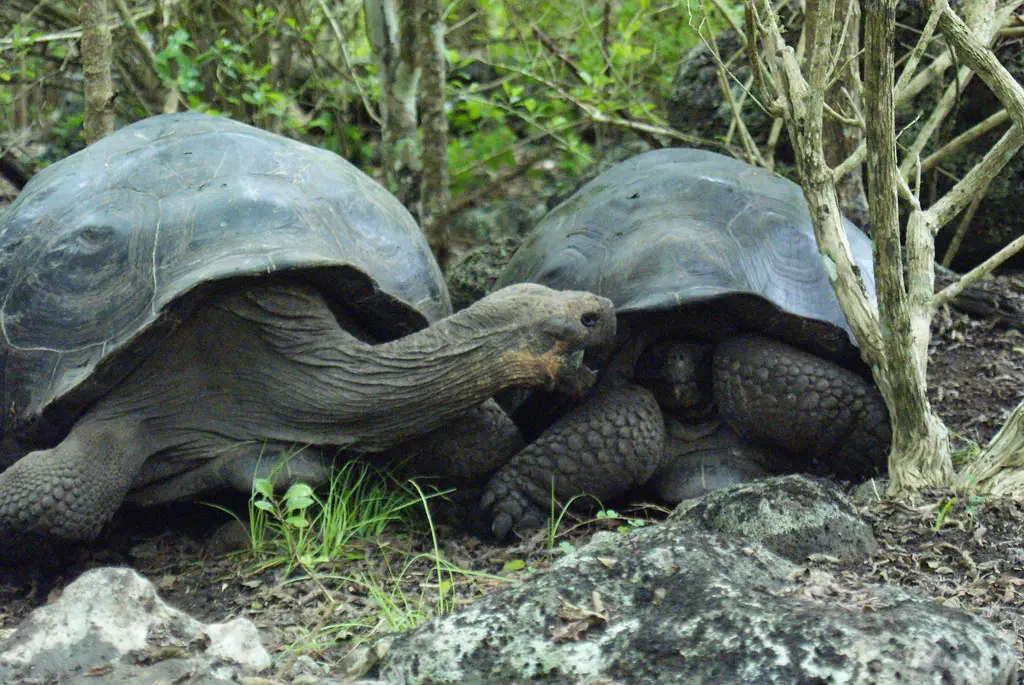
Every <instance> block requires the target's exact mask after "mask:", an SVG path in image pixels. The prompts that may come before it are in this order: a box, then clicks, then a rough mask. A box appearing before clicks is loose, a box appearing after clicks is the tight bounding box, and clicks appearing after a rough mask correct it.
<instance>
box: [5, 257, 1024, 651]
mask: <svg viewBox="0 0 1024 685" xmlns="http://www.w3.org/2000/svg"><path fill="white" fill-rule="evenodd" d="M992 287H996V288H998V289H999V290H1001V291H1002V294H1003V295H1005V296H1006V297H1008V298H1010V299H1011V300H1015V301H1017V302H1019V303H1020V304H1021V311H1024V279H1022V278H1020V277H1003V278H999V279H997V281H996V282H995V284H994V286H992ZM930 377H931V385H932V400H933V402H934V404H935V406H936V408H937V410H938V412H939V413H940V414H941V415H942V417H943V418H944V419H945V420H946V421H947V422H948V425H949V426H950V427H952V428H953V429H954V430H955V431H956V432H957V434H958V435H959V436H960V438H961V439H963V440H972V441H975V442H981V443H984V442H985V441H987V440H988V439H989V438H991V437H992V436H993V435H994V434H995V432H996V431H997V430H998V429H999V427H1000V426H1001V424H1002V422H1003V421H1004V419H1005V418H1006V416H1007V414H1008V413H1009V412H1010V411H1011V410H1012V409H1013V407H1015V406H1016V405H1017V403H1018V402H1020V401H1021V398H1022V395H1024V336H1022V334H1021V333H1020V332H1018V331H1017V330H1014V329H1006V328H1001V327H1000V326H999V325H997V324H996V323H994V322H993V321H986V320H976V319H971V318H968V317H967V316H966V315H963V314H960V313H957V312H944V313H942V315H941V316H940V317H939V318H938V320H937V324H936V334H935V336H934V341H933V343H932V361H931V372H930ZM868 499H869V500H871V501H868V502H866V503H864V504H863V505H862V506H863V510H864V513H865V515H866V516H867V517H868V519H869V520H870V521H871V522H872V524H873V525H874V527H875V531H876V534H877V537H878V539H879V542H880V551H879V552H878V554H876V555H875V556H874V557H873V558H871V559H870V560H868V561H866V562H863V563H860V564H856V565H849V566H840V565H838V564H830V563H829V562H827V561H822V562H816V564H817V565H823V566H827V567H829V569H830V570H831V571H833V572H835V573H839V574H842V575H843V576H846V577H848V578H850V579H853V580H858V581H872V580H876V581H884V582H888V583H893V584H897V585H901V586H905V587H908V588H912V589H914V590H916V591H918V592H920V593H923V594H925V595H928V596H931V597H934V598H935V599H936V601H941V602H943V603H945V604H948V605H952V606H957V607H961V608H963V609H965V610H967V611H973V612H978V613H980V614H981V615H983V616H985V617H986V618H988V619H990V620H991V621H992V622H994V623H995V624H997V625H999V626H1001V627H1002V628H1004V629H1005V630H1006V631H1007V632H1008V634H1009V635H1010V636H1011V638H1012V639H1015V640H1016V644H1017V647H1018V649H1019V650H1020V652H1021V655H1022V658H1024V611H1022V609H1024V540H1022V537H1021V530H1024V504H1022V503H1021V502H1019V501H1013V500H1008V499H993V498H986V499H981V498H969V499H963V498H961V499H959V500H957V499H954V498H952V496H951V494H950V493H945V492H926V493H921V494H920V495H919V496H918V497H917V498H916V499H915V500H914V501H912V502H904V503H894V502H890V501H887V500H884V499H881V500H879V499H876V498H870V497H869V498H868ZM226 520H228V519H227V518H226V516H225V515H224V514H223V513H221V512H219V511H216V510H214V509H211V508H209V507H203V506H199V505H193V506H182V507H176V508H169V509H162V510H159V511H155V512H150V514H149V515H147V516H143V517H140V516H138V514H137V513H129V514H127V515H125V516H121V517H119V519H118V521H117V523H116V525H115V526H114V527H113V529H112V530H111V531H110V532H108V533H107V534H106V535H105V536H104V538H103V540H101V541H99V542H97V543H96V544H93V545H91V546H90V547H88V548H87V549H84V550H82V551H81V553H80V554H79V555H78V557H77V560H75V561H74V563H73V564H72V565H71V566H70V567H69V568H66V569H64V570H62V571H59V572H57V573H48V574H46V575H45V576H40V575H38V574H36V573H32V574H28V575H29V576H30V577H26V574H12V573H10V572H8V573H6V574H4V575H2V576H0V630H3V629H10V628H11V627H13V626H14V625H16V624H17V622H18V621H19V620H20V619H21V618H22V617H24V616H25V614H26V613H27V612H28V611H30V610H31V609H32V608H33V607H35V606H38V605H39V604H41V603H43V602H45V601H46V599H47V597H48V596H51V595H52V593H55V592H59V590H60V588H61V587H62V586H63V585H65V584H66V583H67V582H70V581H71V580H73V579H74V578H75V577H77V576H78V575H79V574H80V573H81V572H82V571H84V570H85V569H87V568H90V567H93V566H101V565H110V564H128V565H131V566H133V567H134V568H136V569H138V570H139V571H140V572H142V573H144V574H145V575H147V576H148V577H149V578H151V579H152V580H153V581H154V582H155V583H156V585H157V586H158V588H159V589H160V592H161V594H162V596H163V597H164V598H165V599H166V600H167V601H168V602H170V603H171V604H172V605H175V606H177V607H179V608H181V609H184V610H186V611H188V612H189V613H191V614H193V615H194V616H196V617H197V618H200V619H202V620H207V621H212V620H224V619H227V618H229V617H232V616H245V617H248V618H250V619H252V620H253V621H254V622H255V623H256V625H257V626H259V627H260V628H261V629H262V630H263V632H264V635H265V639H266V640H267V642H268V645H267V646H268V648H269V649H270V650H271V651H272V652H282V651H286V650H291V651H292V652H293V653H309V654H311V655H312V656H313V657H314V658H316V659H317V660H318V661H321V662H324V663H329V664H332V665H337V663H338V662H339V661H340V660H341V659H342V658H343V657H344V655H345V654H346V653H347V652H348V651H349V650H350V648H351V646H352V645H353V644H354V643H355V642H356V641H357V640H359V639H365V638H367V637H370V636H373V635H376V634H380V633H382V632H386V631H388V630H391V629H400V628H404V627H408V626H409V625H411V624H413V623H415V622H416V621H418V620H422V619H423V618H426V617H428V616H430V615H432V613H433V612H434V611H435V610H436V607H437V605H438V603H439V597H443V600H440V601H442V602H443V603H444V605H445V606H446V607H448V608H451V607H457V606H458V605H460V604H462V603H465V602H469V601H472V600H473V598H475V597H478V596H480V595H481V594H483V593H486V592H488V591H490V590H493V589H494V588H498V587H501V586H503V585H504V584H506V583H508V582H515V581H516V580H518V579H522V578H524V577H527V576H529V575H530V574H532V573H536V572H539V571H542V570H543V568H544V567H545V566H546V565H548V564H549V563H550V562H551V560H552V559H553V558H555V557H557V556H558V555H559V554H561V553H563V551H562V550H561V549H560V548H559V547H558V544H557V543H556V545H554V546H553V547H552V546H551V545H549V543H548V540H547V539H546V538H545V536H544V535H543V534H539V535H537V536H535V537H534V538H531V539H529V540H525V541H521V542H519V543H517V544H513V545H497V544H494V543H491V542H487V541H481V540H478V539H474V538H471V537H467V536H464V535H459V534H456V533H454V532H452V531H449V530H446V529H444V528H442V529H441V530H440V531H439V533H440V534H439V536H438V540H439V542H438V544H439V546H440V551H441V553H442V556H443V558H444V559H445V560H446V561H447V562H449V563H450V564H452V565H453V567H457V568H459V569H463V570H464V571H465V572H464V573H456V574H455V575H452V576H446V578H448V579H449V580H451V581H452V582H451V583H448V582H442V583H440V584H439V583H438V582H437V577H436V575H433V572H434V570H435V567H434V564H433V562H431V561H428V560H427V559H425V558H423V557H419V558H417V555H419V554H421V553H429V552H430V551H431V550H432V544H431V541H430V538H429V536H427V535H425V534H419V533H416V532H410V531H409V530H407V529H406V530H402V531H396V532H395V533H394V534H390V535H387V536H382V537H380V538H378V539H376V540H374V541H372V542H367V543H363V544H362V545H360V546H355V547H353V548H352V549H351V551H350V554H348V555H347V558H346V559H343V560H335V561H333V562H322V563H312V564H311V566H310V568H311V569H312V570H313V575H314V579H312V580H311V579H310V578H309V574H308V573H306V572H305V570H304V569H293V570H291V571H288V569H286V568H285V567H284V566H281V565H277V566H271V567H266V565H261V564H260V563H259V561H258V560H256V559H254V558H253V557H252V555H250V554H248V553H245V552H236V553H235V554H233V555H228V556H225V555H223V554H221V553H219V552H220V550H222V549H224V548H225V547H230V546H231V544H232V543H231V538H232V533H231V532H230V531H231V529H230V527H228V528H220V529H218V526H219V525H220V524H222V523H224V522H225V521H226ZM617 525H621V522H616V521H607V520H604V521H598V522H592V523H590V524H588V525H585V526H582V527H580V528H577V529H576V530H575V531H572V532H569V533H567V534H566V535H564V536H563V537H560V538H559V541H560V542H563V543H568V544H572V541H573V540H576V541H577V544H579V539H580V538H581V536H585V535H588V534H589V533H590V532H592V531H593V530H594V529H595V527H600V526H605V527H608V526H617ZM828 591H829V590H828V588H822V589H821V592H824V593H826V594H827V593H828ZM382 607H388V610H387V611H382Z"/></svg>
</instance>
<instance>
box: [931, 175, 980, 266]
mask: <svg viewBox="0 0 1024 685" xmlns="http://www.w3.org/2000/svg"><path fill="white" fill-rule="evenodd" d="M988 186H989V183H986V184H985V185H984V186H983V187H981V188H979V189H978V193H977V195H975V196H974V199H973V200H971V204H970V206H969V207H968V208H967V211H966V212H964V214H963V216H961V217H960V223H959V224H957V227H956V231H955V232H954V233H953V238H952V239H951V240H950V241H949V246H948V247H946V254H944V255H942V266H949V265H950V264H952V263H953V258H954V257H956V253H957V252H959V251H960V243H962V242H963V240H964V236H965V235H967V229H968V228H970V226H971V222H972V221H974V215H975V214H977V212H978V207H979V206H980V205H981V201H982V200H984V199H985V193H986V192H988Z"/></svg>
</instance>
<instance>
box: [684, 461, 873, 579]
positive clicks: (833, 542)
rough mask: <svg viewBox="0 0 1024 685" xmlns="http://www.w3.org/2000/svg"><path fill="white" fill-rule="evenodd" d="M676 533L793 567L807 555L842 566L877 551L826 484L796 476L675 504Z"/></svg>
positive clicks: (842, 498) (865, 528)
mask: <svg viewBox="0 0 1024 685" xmlns="http://www.w3.org/2000/svg"><path fill="white" fill-rule="evenodd" d="M669 518H670V519H672V520H675V521H678V522H679V524H680V528H679V529H680V530H686V529H692V530H706V531H709V532H714V533H723V534H725V535H727V536H729V537H735V538H742V539H743V540H747V541H750V542H759V543H761V544H762V545H764V546H765V547H767V548H768V549H770V550H771V551H773V552H775V553H776V554H778V555H780V556H784V557H786V558H787V559H789V560H791V561H795V562H796V563H798V564H799V563H803V562H804V561H806V560H807V557H808V556H809V555H811V554H826V555H829V556H833V557H836V558H838V559H841V560H843V561H854V560H859V559H862V558H865V557H867V556H870V555H871V554H872V553H873V552H874V551H875V550H876V549H877V548H878V543H877V542H876V541H875V536H874V533H873V532H872V530H871V526H870V525H868V523H867V522H866V521H865V520H864V519H863V518H862V517H861V515H860V514H859V513H858V512H857V509H856V507H854V506H853V503H852V502H851V501H850V498H849V497H847V496H846V495H845V494H843V492H842V491H840V490H839V488H838V487H837V486H836V485H835V484H834V483H832V482H831V481H827V480H823V479H819V478H808V477H806V476H801V475H790V476H778V477H775V478H764V479H760V480H756V481H752V482H750V483H741V484H737V485H731V486H729V487H726V488H722V489H721V490H714V491H712V492H709V493H708V494H706V495H704V496H703V497H701V498H699V499H693V500H687V501H685V502H682V503H680V504H679V506H678V507H676V509H675V510H674V511H673V512H672V514H671V515H670V516H669Z"/></svg>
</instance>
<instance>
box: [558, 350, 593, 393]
mask: <svg viewBox="0 0 1024 685" xmlns="http://www.w3.org/2000/svg"><path fill="white" fill-rule="evenodd" d="M565 371H566V372H565V373H564V374H563V375H562V378H561V380H560V381H559V383H558V389H559V390H561V391H562V392H565V393H568V394H570V395H582V394H583V393H585V392H586V391H588V390H590V388H591V387H593V385H594V383H595V382H596V381H597V371H595V370H594V369H592V368H590V367H589V366H587V365H586V364H584V363H583V349H579V350H576V351H575V352H572V353H570V354H569V355H568V356H566V358H565Z"/></svg>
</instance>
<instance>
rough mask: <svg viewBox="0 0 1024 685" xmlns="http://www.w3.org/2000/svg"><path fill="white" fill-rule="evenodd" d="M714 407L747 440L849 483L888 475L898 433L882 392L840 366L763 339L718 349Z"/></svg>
mask: <svg viewBox="0 0 1024 685" xmlns="http://www.w3.org/2000/svg"><path fill="white" fill-rule="evenodd" d="M712 386H713V389H714V390H713V392H714V396H715V402H716V403H717V405H718V409H719V412H720V413H721V415H722V416H723V417H724V418H725V420H726V422H727V423H728V424H729V426H730V427H731V428H732V429H733V430H735V431H736V432H737V433H738V434H739V435H740V436H741V437H742V438H743V439H744V440H748V441H750V442H751V443H753V444H755V445H759V446H762V447H768V448H775V449H781V450H783V451H784V452H786V453H787V454H790V455H792V456H793V457H794V458H796V459H798V460H800V461H802V462H803V463H804V464H806V466H807V467H810V468H811V469H814V470H824V471H830V472H832V473H834V474H835V475H837V476H840V477H844V478H859V479H864V478H869V477H871V476H873V475H875V474H876V473H880V472H884V471H885V468H886V459H887V457H888V453H889V444H890V441H891V439H892V433H891V429H890V426H889V414H888V411H887V410H886V407H885V402H884V401H883V400H882V395H881V393H880V392H879V391H878V389H877V388H876V387H875V386H873V385H872V384H871V383H869V382H868V381H867V380H865V379H864V378H862V377H861V376H859V375H858V374H856V373H854V372H853V371H849V370H847V369H845V368H843V367H841V366H839V365H838V364H835V363H833V362H830V361H828V360H826V359H822V358H821V357H817V356H815V355H813V354H810V353H809V352H805V351H803V350H800V349H797V348H795V347H792V346H790V345H787V344H785V343H782V342H779V341H777V340H772V339H771V338H766V337H764V336H758V335H744V336H737V337H735V338H730V339H729V340H726V341H725V342H723V343H722V344H720V345H719V346H718V348H717V349H716V350H715V360H714V371H713V379H712Z"/></svg>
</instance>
